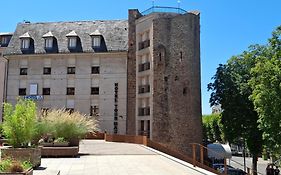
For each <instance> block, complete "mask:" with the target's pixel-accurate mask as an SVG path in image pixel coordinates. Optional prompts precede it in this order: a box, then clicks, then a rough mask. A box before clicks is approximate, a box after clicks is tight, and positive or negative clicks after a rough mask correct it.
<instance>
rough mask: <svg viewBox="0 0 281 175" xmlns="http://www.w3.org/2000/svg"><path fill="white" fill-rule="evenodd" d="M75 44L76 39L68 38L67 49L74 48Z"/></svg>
mask: <svg viewBox="0 0 281 175" xmlns="http://www.w3.org/2000/svg"><path fill="white" fill-rule="evenodd" d="M76 43H77V38H76V37H69V38H68V47H69V48H75V47H76Z"/></svg>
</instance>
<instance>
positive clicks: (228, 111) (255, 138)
mask: <svg viewBox="0 0 281 175" xmlns="http://www.w3.org/2000/svg"><path fill="white" fill-rule="evenodd" d="M262 49H263V47H260V46H252V47H251V48H250V50H249V51H247V52H244V53H242V54H241V55H239V56H234V57H232V58H231V59H230V60H229V61H228V62H227V63H226V64H224V65H223V64H220V65H219V67H218V68H217V71H216V74H215V76H214V77H213V78H212V79H213V80H214V82H213V83H210V84H209V85H208V90H211V91H212V93H211V98H210V104H211V106H213V105H218V104H221V107H222V113H221V115H222V124H223V128H224V131H225V139H226V140H228V141H229V142H231V143H235V142H238V141H239V140H241V138H243V139H245V141H246V143H247V147H248V148H249V151H250V152H251V154H252V155H253V164H252V165H253V166H252V169H253V170H254V171H255V172H256V170H257V155H258V154H259V153H260V152H261V150H262V133H261V131H260V130H259V128H258V114H257V112H256V111H255V110H254V105H253V102H252V101H251V100H250V99H249V96H250V95H251V94H252V91H251V88H250V86H249V84H248V82H249V80H250V78H251V74H250V70H251V68H252V67H254V65H255V58H256V57H257V56H258V55H259V54H260V53H262V52H261V50H262Z"/></svg>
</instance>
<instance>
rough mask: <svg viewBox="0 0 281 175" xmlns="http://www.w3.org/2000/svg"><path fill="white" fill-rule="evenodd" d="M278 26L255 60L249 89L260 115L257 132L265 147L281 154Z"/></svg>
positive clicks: (280, 28) (280, 54)
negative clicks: (260, 135)
mask: <svg viewBox="0 0 281 175" xmlns="http://www.w3.org/2000/svg"><path fill="white" fill-rule="evenodd" d="M280 35H281V26H279V27H278V28H277V29H276V30H275V31H274V32H273V35H272V38H271V39H269V44H268V45H267V46H266V50H264V52H263V54H262V55H260V57H259V58H258V59H256V65H255V67H254V68H253V69H252V71H251V75H252V76H251V80H250V82H249V85H250V86H251V88H252V89H253V93H252V95H251V99H252V100H253V102H254V106H255V109H256V111H257V112H258V114H259V128H260V129H261V130H262V131H263V138H264V140H265V145H266V146H267V147H268V148H270V150H272V151H274V152H275V153H279V154H280V153H281V150H280V146H281V137H280V136H281V96H280V94H281V60H280V59H281V38H280Z"/></svg>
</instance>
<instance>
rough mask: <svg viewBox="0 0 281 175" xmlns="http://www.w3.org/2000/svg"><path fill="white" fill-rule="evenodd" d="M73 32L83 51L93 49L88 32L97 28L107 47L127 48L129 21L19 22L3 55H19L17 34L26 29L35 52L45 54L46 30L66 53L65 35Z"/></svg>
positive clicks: (110, 48)
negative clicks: (78, 39)
mask: <svg viewBox="0 0 281 175" xmlns="http://www.w3.org/2000/svg"><path fill="white" fill-rule="evenodd" d="M72 31H75V33H76V34H77V35H78V36H79V38H80V40H81V44H82V50H83V52H94V50H93V48H92V38H91V36H90V34H92V33H93V32H95V31H99V32H100V33H101V35H102V36H103V38H104V40H105V44H106V47H107V50H108V51H109V52H110V51H127V50H128V21H127V20H104V21H102V20H98V21H76V22H47V23H19V24H18V25H17V28H16V31H15V32H14V35H13V37H12V39H11V41H10V43H9V45H8V47H7V48H6V50H5V53H4V54H5V55H14V54H16V55H18V54H22V51H21V46H20V36H23V35H24V34H26V33H27V32H28V34H29V35H30V37H31V38H32V39H33V40H34V53H35V54H43V53H46V51H45V49H44V42H45V40H44V38H43V36H44V35H45V34H47V33H49V32H51V34H52V35H53V36H54V37H55V38H56V39H57V43H58V52H59V53H69V52H70V51H69V49H68V38H67V37H66V35H67V34H69V33H71V32H72Z"/></svg>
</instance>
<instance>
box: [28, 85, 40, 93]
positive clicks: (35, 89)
mask: <svg viewBox="0 0 281 175" xmlns="http://www.w3.org/2000/svg"><path fill="white" fill-rule="evenodd" d="M29 95H38V84H35V83H33V84H30V85H29Z"/></svg>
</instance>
